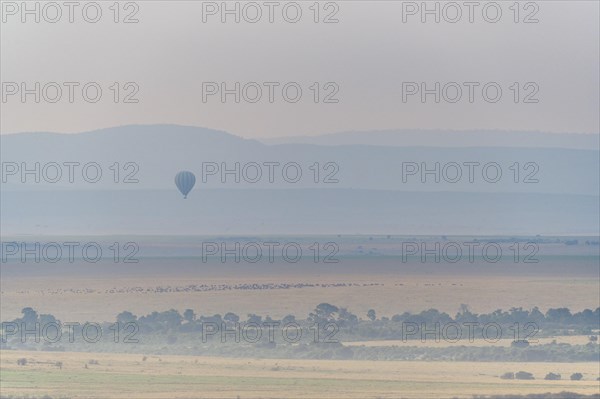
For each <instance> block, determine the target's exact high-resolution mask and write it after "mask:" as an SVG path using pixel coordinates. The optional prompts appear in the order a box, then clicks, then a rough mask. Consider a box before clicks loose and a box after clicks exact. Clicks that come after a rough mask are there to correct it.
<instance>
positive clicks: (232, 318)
mask: <svg viewBox="0 0 600 399" xmlns="http://www.w3.org/2000/svg"><path fill="white" fill-rule="evenodd" d="M223 320H225V321H227V322H229V323H237V322H238V321H240V316H238V315H236V314H235V313H232V312H228V313H225V316H223Z"/></svg>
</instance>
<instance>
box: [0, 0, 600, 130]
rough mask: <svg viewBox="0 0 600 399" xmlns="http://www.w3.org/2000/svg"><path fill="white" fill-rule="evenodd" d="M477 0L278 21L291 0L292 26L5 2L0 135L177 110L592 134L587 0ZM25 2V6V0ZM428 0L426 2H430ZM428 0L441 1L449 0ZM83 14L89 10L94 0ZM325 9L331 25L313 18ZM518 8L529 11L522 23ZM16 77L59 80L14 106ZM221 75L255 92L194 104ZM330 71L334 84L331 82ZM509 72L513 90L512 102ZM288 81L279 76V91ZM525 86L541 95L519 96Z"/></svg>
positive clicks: (301, 124)
mask: <svg viewBox="0 0 600 399" xmlns="http://www.w3.org/2000/svg"><path fill="white" fill-rule="evenodd" d="M58 3H59V4H62V2H58ZM463 3H464V2H462V1H460V2H457V3H454V4H459V5H461V4H463ZM487 3H489V2H482V3H479V5H478V6H477V7H475V8H474V14H473V18H474V20H473V23H470V22H469V15H468V14H469V9H468V8H467V7H465V6H462V7H461V11H462V13H463V15H462V18H461V19H460V20H459V21H458V22H456V23H449V22H447V21H445V20H444V17H446V19H452V18H454V17H455V15H456V8H452V7H450V6H447V7H446V8H445V13H444V10H442V11H441V14H440V16H441V20H440V23H435V22H434V20H433V18H434V16H433V15H429V16H427V18H428V20H427V21H426V22H425V23H422V22H421V14H420V13H419V12H418V11H417V13H416V15H408V14H409V13H410V11H412V9H411V5H410V4H409V2H400V1H345V2H344V1H340V2H331V3H328V4H326V2H321V3H320V4H319V8H320V13H319V16H318V18H319V21H320V22H319V23H315V22H314V21H313V18H314V17H315V14H314V9H311V8H310V7H314V6H313V4H314V2H313V1H301V2H297V3H294V4H293V5H291V6H287V7H288V8H287V13H286V14H285V15H286V17H287V18H288V19H293V18H294V16H295V12H296V9H297V8H298V7H299V8H300V9H301V10H302V17H301V18H300V21H299V22H297V23H290V22H287V21H285V19H284V18H283V11H282V10H283V7H284V5H285V4H286V3H278V4H277V6H274V13H273V16H274V20H275V22H274V23H269V22H268V17H269V16H268V12H269V8H268V7H267V6H265V5H264V2H263V1H259V2H257V3H253V4H257V5H258V6H259V7H260V9H261V11H262V13H263V15H262V19H261V20H260V21H259V22H256V23H250V22H248V19H252V18H254V16H255V15H256V7H254V8H252V7H248V8H246V9H245V12H246V13H245V14H243V12H244V10H243V9H242V16H241V18H242V19H241V21H240V23H235V22H234V20H233V18H234V17H235V16H233V15H229V16H227V18H228V21H227V22H226V23H222V22H221V15H220V13H219V12H218V11H217V15H209V11H211V7H212V5H213V4H215V5H216V6H220V4H221V2H217V3H210V2H194V1H185V2H179V1H168V2H167V1H141V2H136V3H135V5H137V7H138V8H139V9H138V10H136V8H135V7H134V5H131V6H129V7H128V8H127V9H123V6H124V4H125V3H121V6H122V8H121V10H120V14H119V19H120V20H122V19H123V18H124V17H125V16H126V15H128V14H130V13H131V12H134V11H135V15H134V18H137V19H138V20H139V22H138V23H132V24H125V23H122V22H119V23H115V22H114V21H113V18H114V12H113V10H111V9H109V7H110V6H111V5H112V4H113V2H112V1H108V2H99V4H100V7H101V9H102V17H101V19H100V21H99V22H97V23H89V22H86V21H85V20H84V19H83V16H82V7H83V5H84V4H85V2H83V3H81V6H80V7H78V8H76V9H75V11H74V19H75V21H74V22H73V23H69V22H68V9H67V8H66V7H62V12H63V15H62V18H61V19H60V20H59V21H58V22H57V23H49V22H47V21H44V15H43V14H42V19H41V21H40V22H39V23H36V22H35V21H34V20H33V16H31V15H30V16H27V18H28V20H27V21H26V22H25V23H23V22H22V21H21V13H20V10H17V11H16V12H17V14H16V15H12V14H13V12H14V11H15V9H14V8H11V7H13V6H14V5H16V7H21V2H20V1H19V2H6V1H3V2H2V8H3V10H2V17H3V19H4V20H5V21H4V20H3V21H2V27H1V40H0V42H1V81H2V83H3V93H2V94H3V98H2V103H1V106H2V122H1V132H2V133H11V132H21V131H59V132H78V131H84V130H91V129H96V128H102V127H109V126H116V125H124V124H137V123H140V124H149V123H177V124H186V125H196V126H205V127H210V128H216V129H223V130H227V131H229V132H232V133H234V134H238V135H241V136H245V137H266V136H293V135H304V134H318V133H327V132H335V131H345V130H372V129H388V128H450V129H478V128H487V129H514V130H517V129H518V130H543V131H552V132H589V133H597V132H598V131H599V130H600V129H599V113H598V110H599V109H600V103H599V90H600V86H599V54H598V52H599V36H600V33H599V27H598V25H599V22H598V14H599V3H598V2H597V1H551V2H548V1H546V2H544V1H538V2H536V3H531V2H530V5H529V6H527V7H528V8H525V3H524V2H523V3H521V6H520V12H519V15H518V19H519V21H520V22H519V23H515V22H514V20H513V19H514V18H515V11H514V9H513V10H511V9H510V8H509V7H510V6H511V5H512V4H513V2H512V1H502V2H497V3H494V4H497V5H499V7H500V9H501V10H502V16H501V17H500V21H499V22H497V23H491V22H487V21H486V20H485V18H484V15H483V7H484V5H486V4H487ZM7 4H8V5H7ZM28 4H29V5H30V7H32V8H33V7H34V4H35V2H31V3H28ZM228 4H229V6H230V7H231V8H233V7H234V6H235V3H234V2H230V3H228ZM244 4H245V3H240V7H242V6H243V5H244ZM414 4H416V5H417V6H419V5H420V4H421V2H420V1H419V2H417V3H414ZM428 4H429V6H430V7H431V8H433V7H435V2H429V3H428ZM439 4H440V9H442V7H443V6H444V5H446V4H447V2H442V3H439ZM531 4H533V5H531ZM296 5H298V7H297V6H296ZM40 7H41V5H40ZM487 7H488V8H486V10H487V13H486V14H485V17H486V18H487V19H490V20H493V19H494V18H495V12H496V6H495V5H493V6H487ZM537 8H539V10H538V9H537ZM403 9H404V10H405V11H406V13H405V14H404V17H405V18H406V22H403ZM203 10H204V11H206V13H203ZM45 11H46V17H47V19H52V18H54V16H55V14H56V11H55V10H52V9H49V8H48V9H46V10H45ZM87 11H88V14H86V15H87V16H88V17H89V18H93V17H94V14H95V11H94V8H93V7H91V8H88V10H87ZM41 12H42V13H43V12H44V10H41ZM330 13H334V16H333V17H334V18H337V19H338V20H339V22H338V23H323V19H324V18H325V17H326V16H327V15H329V14H330ZM244 15H245V18H244ZM528 15H531V18H536V19H538V20H539V22H538V23H528V24H526V23H523V20H524V19H525V18H526V17H527V16H528ZM203 17H205V18H206V21H203ZM245 19H246V20H245ZM22 82H25V83H26V85H27V87H28V88H34V83H35V82H40V87H43V86H44V85H45V84H47V83H48V82H56V83H57V84H58V85H59V86H62V87H63V93H62V96H61V97H60V99H59V100H58V102H56V103H49V102H48V101H46V100H45V98H44V96H43V94H44V93H42V91H43V90H42V89H40V93H41V95H42V98H41V100H40V103H35V102H34V95H33V94H30V95H28V96H27V97H26V101H25V103H23V102H22V101H21V97H20V93H16V94H15V95H10V94H9V92H10V91H11V90H14V89H15V87H18V89H19V90H21V87H20V85H21V83H22ZM64 82H78V83H80V85H79V86H77V87H74V92H73V93H74V102H73V103H70V102H69V101H68V87H67V86H64V84H63V83H64ZM88 82H96V83H98V84H99V86H100V87H101V88H102V97H101V99H100V100H99V101H98V102H96V103H89V102H86V101H84V100H83V97H82V92H81V91H82V90H81V88H82V86H83V85H84V84H86V83H88ZM114 82H119V87H120V90H119V103H117V104H115V103H114V101H113V95H114V94H115V90H111V89H110V87H111V85H112V84H113V83H114ZM127 82H134V83H135V85H137V87H139V92H138V93H137V94H136V95H135V96H134V98H137V99H138V100H139V102H138V103H123V102H122V101H123V98H124V96H125V94H127V93H131V92H132V91H133V89H134V87H135V85H130V86H127V87H125V84H126V83H127ZM203 82H204V84H203ZM206 82H216V83H217V85H216V86H212V85H210V84H209V85H208V86H207V85H206ZM222 82H226V84H227V86H228V87H230V88H233V87H234V84H235V82H240V88H241V87H243V86H244V85H245V84H246V83H248V82H257V83H258V85H259V86H261V87H262V98H261V99H260V100H259V101H258V102H256V103H250V102H248V101H245V100H244V97H243V96H242V98H241V100H240V103H235V102H234V95H233V94H231V95H228V96H227V97H226V99H227V101H226V102H225V103H222V102H221V100H220V95H219V94H218V93H217V94H215V95H212V96H207V99H206V101H203V86H204V89H205V90H206V89H207V88H212V89H214V88H215V87H219V85H220V84H221V83H222ZM264 82H278V83H279V86H276V87H275V86H273V87H274V89H273V90H274V91H273V94H274V101H273V103H271V102H269V99H268V97H269V86H268V85H265V84H264ZM289 82H296V84H297V85H298V86H299V87H300V88H301V89H302V96H301V98H300V99H299V101H298V102H296V103H291V102H287V101H285V100H284V98H283V95H282V87H283V86H284V85H285V84H286V83H289ZM314 82H319V86H320V89H319V95H320V98H319V102H318V103H315V102H314V94H315V91H316V90H315V86H313V84H314ZM329 82H333V84H329V85H328V86H327V83H329ZM403 82H415V83H417V85H416V86H412V89H414V88H415V87H419V84H420V83H421V82H426V84H427V87H429V88H434V84H435V82H440V87H441V88H442V87H443V86H444V85H445V84H446V83H448V82H456V83H457V84H458V86H460V87H461V88H462V91H463V93H462V98H461V99H460V100H459V101H458V102H456V103H450V102H447V101H445V100H444V98H443V94H444V93H442V91H443V90H441V92H440V94H441V95H442V98H441V99H440V103H435V102H434V94H430V95H428V96H427V98H426V99H427V102H426V103H422V102H421V98H420V94H419V93H417V94H415V95H412V96H408V97H407V99H406V102H404V101H403ZM464 82H477V83H479V86H473V88H474V89H473V90H474V92H473V93H474V100H473V103H470V102H469V99H468V97H469V89H468V86H465V85H464V84H463V83H464ZM489 82H495V84H493V85H491V86H488V88H489V90H491V91H489V92H488V94H489V95H490V97H489V98H490V99H491V98H492V97H493V96H494V95H495V94H494V93H495V87H497V86H499V87H500V88H501V89H502V96H501V97H500V99H499V100H498V102H496V103H492V102H487V101H486V100H485V99H484V98H483V96H482V87H483V86H484V85H485V84H487V83H489ZM515 82H518V87H519V91H518V98H517V99H518V103H515V102H514V96H515V95H516V87H517V86H513V84H514V83H515ZM15 84H16V85H15ZM54 87H55V86H54V85H50V86H47V91H46V93H45V94H46V97H47V98H48V99H50V98H53V97H55V91H54V90H55V88H54ZM295 87H296V86H295V85H290V86H289V87H288V89H289V90H290V91H288V94H289V96H290V98H292V97H293V96H294V95H295ZM311 87H312V89H311ZM511 87H512V89H511ZM246 88H247V91H246V93H245V94H246V98H247V99H250V98H254V97H255V96H256V91H255V89H256V86H255V85H253V84H251V85H248V86H246ZM406 88H407V87H406V86H405V89H406ZM446 88H447V91H446V92H445V94H446V97H447V98H454V97H456V91H455V89H456V85H454V84H451V85H448V86H446ZM337 89H339V91H338V92H337V94H335V95H334V96H333V97H332V98H334V99H337V100H338V102H337V103H323V99H324V97H325V96H326V95H327V94H330V93H333V92H334V91H335V90H337ZM90 90H92V89H90ZM240 91H242V89H240ZM490 93H491V94H490ZM240 94H243V93H240ZM90 96H93V92H92V94H91V95H90ZM5 97H6V98H5ZM525 99H529V100H535V99H537V100H538V102H537V103H524V100H525Z"/></svg>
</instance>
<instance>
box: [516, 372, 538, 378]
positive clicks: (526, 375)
mask: <svg viewBox="0 0 600 399" xmlns="http://www.w3.org/2000/svg"><path fill="white" fill-rule="evenodd" d="M515 379H517V380H535V378H534V377H533V374H531V373H528V372H526V371H519V372H518V373H516V374H515Z"/></svg>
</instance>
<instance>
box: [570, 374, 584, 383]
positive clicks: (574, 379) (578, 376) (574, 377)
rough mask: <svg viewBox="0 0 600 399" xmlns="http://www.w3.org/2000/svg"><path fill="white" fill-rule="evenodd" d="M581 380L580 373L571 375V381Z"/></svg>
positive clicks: (581, 375)
mask: <svg viewBox="0 0 600 399" xmlns="http://www.w3.org/2000/svg"><path fill="white" fill-rule="evenodd" d="M582 378H583V374H581V373H573V374H571V381H579V380H581V379H582Z"/></svg>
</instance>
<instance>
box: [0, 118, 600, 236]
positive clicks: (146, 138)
mask: <svg viewBox="0 0 600 399" xmlns="http://www.w3.org/2000/svg"><path fill="white" fill-rule="evenodd" d="M465 134H467V133H465ZM470 134H471V133H468V134H467V136H468V135H470ZM385 135H387V137H388V139H390V140H391V136H390V135H391V133H386V134H385ZM342 136H343V135H342ZM550 141H551V140H550ZM575 141H577V140H574V142H575ZM375 142H377V140H375ZM0 144H1V145H0V155H1V157H2V162H3V165H5V164H6V163H10V162H15V163H17V164H18V165H20V164H21V163H22V162H25V163H27V165H29V167H32V165H33V164H34V163H35V162H39V163H41V164H46V163H48V162H57V163H59V164H60V163H62V162H69V161H77V162H80V163H81V164H84V163H88V162H97V163H98V164H99V165H101V167H102V171H103V178H102V179H101V181H100V182H98V183H94V184H91V183H87V182H85V181H83V180H82V179H81V178H80V177H79V176H76V177H78V178H77V179H76V183H75V184H70V183H68V181H67V180H66V177H65V178H64V179H62V180H61V181H60V182H58V183H48V182H44V183H40V184H36V183H32V182H31V181H30V183H28V184H22V183H21V182H20V180H19V179H18V178H15V176H10V177H9V178H8V180H7V182H6V183H2V185H1V190H0V211H1V217H2V234H3V235H10V234H134V233H135V234H217V233H218V234H221V233H222V234H246V233H252V234H259V233H260V234H271V233H273V234H280V233H281V234H313V233H323V234H338V233H339V234H367V233H368V234H376V233H385V234H505V235H511V234H567V235H568V234H592V235H596V234H597V233H598V230H599V219H600V218H599V208H600V202H599V185H600V183H599V181H600V176H599V169H600V167H599V164H600V162H599V151H598V149H597V148H596V149H585V150H584V149H572V148H529V147H472V146H469V145H468V144H469V143H466V144H465V146H464V147H460V146H449V147H443V146H442V147H439V146H436V147H433V146H429V147H418V146H417V147H415V146H408V147H398V146H393V145H385V146H384V145H364V144H356V143H355V144H341V145H316V144H277V145H275V144H265V143H261V142H260V141H256V140H247V139H243V138H241V137H237V136H234V135H231V134H229V133H226V132H221V131H215V130H210V129H204V128H198V127H186V126H174V125H152V126H123V127H115V128H110V129H103V130H97V131H93V132H85V133H81V134H55V133H23V134H14V135H6V136H1V137H0ZM413 144H414V143H413ZM540 147H543V146H540ZM114 162H118V163H119V165H120V167H122V166H123V165H124V164H125V163H126V162H135V163H136V165H137V166H138V167H139V170H138V171H137V172H136V173H135V178H137V179H139V183H132V184H123V183H122V182H121V183H118V184H117V183H114V182H113V181H112V179H113V175H112V173H113V171H112V170H111V169H110V166H111V165H112V164H113V163H114ZM203 162H215V163H216V164H217V165H221V163H225V164H226V165H225V166H226V167H227V168H229V169H231V168H233V166H234V164H235V163H236V162H239V163H240V164H241V165H244V164H247V163H249V162H256V163H258V164H263V163H264V162H279V163H280V164H284V163H286V162H296V163H297V164H298V165H300V167H301V170H302V176H301V179H300V180H299V181H298V182H297V183H290V182H288V181H285V180H284V179H282V178H281V170H280V169H278V170H277V171H276V178H275V181H274V182H273V183H271V182H269V180H268V177H267V174H268V171H267V169H266V168H264V169H263V178H262V179H261V180H260V181H259V182H258V183H250V182H247V181H244V180H243V179H241V182H240V183H236V182H235V181H233V177H232V176H229V177H227V181H226V183H222V181H221V178H220V177H219V176H209V177H208V180H207V182H206V183H204V182H202V164H203ZM327 162H332V163H335V165H337V168H339V170H337V172H336V173H335V174H334V178H336V179H338V180H339V182H338V183H327V184H326V183H323V178H324V177H325V175H327V174H328V173H329V172H331V170H327V171H325V170H320V174H319V176H318V183H315V181H314V177H315V176H314V174H313V170H312V169H311V166H312V167H314V164H315V163H318V165H319V168H318V169H323V166H324V164H326V163H327ZM407 162H412V163H414V165H421V164H423V165H425V166H426V167H427V168H431V167H434V165H435V164H436V163H439V164H440V165H447V164H450V163H453V162H454V163H457V164H459V165H462V164H463V163H464V162H479V163H480V164H481V165H483V164H486V163H496V164H497V165H500V167H501V171H502V178H501V180H500V181H498V182H496V183H491V182H488V181H485V180H484V179H482V177H481V170H479V169H478V170H477V173H476V174H475V180H474V182H469V180H468V178H467V176H466V174H467V169H463V171H462V173H463V176H462V178H461V179H459V181H458V182H455V183H453V182H450V181H445V180H444V179H441V180H440V182H435V181H434V179H433V178H432V177H431V176H429V177H428V180H427V182H426V183H423V182H421V178H420V176H419V175H418V174H417V175H414V176H408V177H407V180H406V181H403V179H402V168H403V164H404V165H406V163H407ZM515 163H518V165H519V169H523V166H524V165H525V164H526V163H532V164H535V165H536V169H537V170H536V171H535V173H534V175H533V177H534V178H535V179H537V180H538V182H536V183H535V182H530V183H524V177H525V176H526V175H527V174H529V172H532V170H520V172H519V176H518V182H517V183H515V182H514V178H515V176H514V170H512V169H511V166H514V165H515ZM184 169H185V170H190V171H192V172H194V173H195V174H196V176H197V183H196V187H195V188H194V190H193V191H192V192H191V194H190V196H189V198H188V199H187V200H183V199H182V196H181V195H180V193H179V192H178V191H177V189H176V188H175V185H174V176H175V174H176V173H177V172H178V171H180V170H184ZM129 171H130V170H129ZM129 171H123V170H121V172H120V175H119V179H120V181H121V180H122V179H123V178H124V175H126V174H127V172H129ZM30 180H31V179H30Z"/></svg>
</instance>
